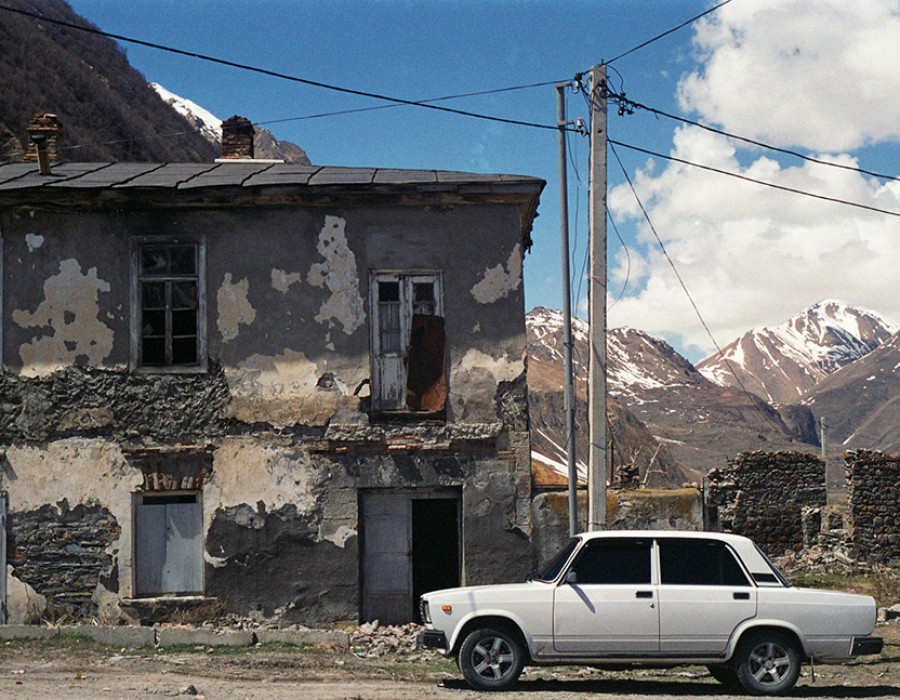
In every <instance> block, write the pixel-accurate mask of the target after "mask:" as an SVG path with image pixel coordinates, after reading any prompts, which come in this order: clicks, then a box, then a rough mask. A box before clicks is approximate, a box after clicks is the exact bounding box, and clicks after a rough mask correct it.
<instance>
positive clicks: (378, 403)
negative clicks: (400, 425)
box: [369, 269, 445, 415]
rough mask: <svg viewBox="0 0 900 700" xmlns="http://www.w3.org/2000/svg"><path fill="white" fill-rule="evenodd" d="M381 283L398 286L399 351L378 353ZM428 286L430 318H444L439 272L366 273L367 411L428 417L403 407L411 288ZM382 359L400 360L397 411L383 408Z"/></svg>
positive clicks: (442, 293)
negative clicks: (431, 306) (431, 307)
mask: <svg viewBox="0 0 900 700" xmlns="http://www.w3.org/2000/svg"><path fill="white" fill-rule="evenodd" d="M382 282H397V283H398V284H399V295H398V296H399V300H398V303H399V306H400V309H399V329H398V330H399V335H400V349H399V350H397V351H394V350H391V351H388V352H382V349H381V346H382V342H381V340H382V339H381V308H380V306H379V303H380V302H379V289H380V287H379V285H380V283H382ZM423 282H425V283H431V284H432V285H433V289H434V301H433V303H434V314H433V315H434V316H437V317H440V318H445V316H444V285H443V279H442V277H441V272H440V271H439V270H419V269H416V270H370V271H369V311H370V313H369V318H370V319H371V323H370V327H369V330H370V347H371V360H370V362H371V369H370V371H371V381H370V384H371V386H370V390H371V394H370V404H371V406H370V408H371V410H372V411H374V412H376V413H387V414H395V415H396V414H408V415H421V414H426V415H427V414H428V412H427V411H415V410H412V409H410V408H409V407H408V406H407V403H406V399H407V393H406V385H407V381H408V379H409V374H408V369H409V368H408V360H409V340H410V328H411V324H412V317H413V315H414V313H415V299H414V295H415V291H414V290H415V285H416V284H421V283H423ZM383 358H390V359H394V360H395V361H398V362H399V361H402V362H403V364H404V368H403V381H402V382H401V387H400V389H401V391H402V396H401V398H400V400H399V404H400V406H399V407H397V408H392V407H387V406H386V404H388V403H389V401H388V398H387V397H386V396H385V392H384V389H385V387H384V386H383V385H382V375H383V373H384V370H383V362H384V359H383Z"/></svg>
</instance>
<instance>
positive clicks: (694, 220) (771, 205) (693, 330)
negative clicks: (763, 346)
mask: <svg viewBox="0 0 900 700" xmlns="http://www.w3.org/2000/svg"><path fill="white" fill-rule="evenodd" d="M673 154H674V155H675V156H677V157H679V158H684V159H685V160H689V161H693V162H698V163H714V164H715V166H716V167H719V168H721V169H723V170H728V171H731V172H736V173H741V174H743V175H747V176H749V177H753V178H755V179H760V180H765V181H768V182H772V183H774V184H778V185H783V186H786V187H792V188H795V189H799V190H804V191H810V192H816V193H819V194H821V195H824V196H828V197H833V198H837V199H846V200H852V201H855V202H860V203H863V204H867V205H871V206H875V207H879V208H883V209H888V210H892V211H897V212H900V184H898V183H892V184H891V185H887V186H885V185H882V184H880V183H879V182H878V181H876V180H873V179H871V178H867V177H864V176H862V175H859V174H857V173H853V172H848V171H841V170H837V169H834V168H827V167H823V166H820V165H816V164H812V163H804V164H803V165H797V166H792V167H782V166H780V165H779V164H778V163H777V162H776V161H774V160H772V159H770V158H767V157H765V156H759V157H757V158H756V159H755V160H754V161H752V162H751V163H750V164H749V165H747V166H746V167H743V168H742V167H741V165H740V163H739V162H738V160H737V158H736V154H735V152H734V149H733V148H731V147H730V146H729V144H728V143H727V142H726V140H725V139H724V138H723V137H719V136H716V135H714V134H709V133H706V132H701V131H698V130H692V129H688V128H681V129H679V130H678V131H677V132H676V134H675V143H674V149H673ZM823 157H827V158H829V159H831V160H839V161H841V162H843V163H846V164H849V165H855V164H856V163H855V161H854V160H853V159H852V158H851V157H849V156H846V155H843V156H823ZM635 186H636V188H637V191H638V194H639V196H640V197H641V199H642V201H643V202H644V204H645V206H647V207H648V209H649V211H650V217H651V220H652V221H653V223H654V226H655V228H656V230H657V232H658V233H659V235H660V237H661V238H662V240H663V243H664V244H665V246H666V249H667V251H668V253H669V255H670V257H671V258H672V260H673V261H674V263H675V266H676V268H677V269H678V272H679V274H680V275H681V276H682V278H683V279H684V281H685V284H686V286H687V288H688V290H689V291H690V293H691V296H692V297H693V299H694V301H695V302H696V304H697V306H698V307H699V309H700V311H701V313H702V314H703V316H704V319H705V320H706V322H707V323H708V324H709V325H710V327H711V328H712V331H713V334H714V336H715V337H716V340H717V341H718V342H719V343H720V344H725V343H728V342H730V341H731V340H733V339H734V338H735V337H737V336H738V335H741V334H742V333H744V332H745V331H747V330H749V329H750V328H752V327H755V326H759V325H766V324H777V323H780V322H782V321H784V320H787V319H788V318H790V317H791V316H793V315H794V314H796V313H797V312H798V311H800V310H801V309H803V308H805V307H806V306H809V305H811V304H813V303H815V302H817V301H820V300H821V299H824V298H828V297H837V298H841V299H843V300H845V301H847V302H849V303H851V304H857V305H860V306H864V307H867V308H871V309H874V310H876V311H879V312H881V313H882V314H884V315H885V316H887V317H888V318H890V319H892V320H898V319H900V277H898V276H897V274H896V272H895V271H896V270H897V269H900V218H897V217H891V216H888V215H885V214H878V213H873V212H868V211H863V210H859V209H854V208H851V207H848V206H843V205H840V204H834V203H830V202H825V201H822V200H819V199H812V198H808V197H802V196H798V195H795V194H790V193H786V192H780V191H777V190H774V189H771V188H767V187H762V186H760V185H757V184H753V183H748V182H744V181H741V180H738V179H735V178H729V177H725V176H723V175H719V174H716V173H709V172H706V171H703V170H698V169H696V168H692V167H690V166H685V165H681V164H677V163H671V164H670V165H669V166H668V167H667V168H666V169H665V170H662V171H661V172H660V173H659V174H658V175H656V176H648V175H647V174H646V173H645V172H643V171H639V172H638V173H637V176H636V178H635ZM609 204H610V208H611V209H612V210H613V213H614V215H615V216H617V217H622V216H630V217H635V218H636V217H637V216H638V212H637V211H636V205H635V204H634V198H633V196H632V193H631V190H630V188H628V186H627V185H620V186H618V187H615V188H613V189H612V190H611V191H610V194H609ZM638 230H639V243H640V244H641V250H640V251H632V269H631V280H632V284H635V283H637V284H643V285H644V286H643V288H642V289H641V291H640V292H639V293H638V294H637V295H635V296H630V297H626V298H625V299H622V300H621V301H619V302H618V303H617V304H616V305H615V306H614V307H613V308H612V309H611V310H610V324H611V325H628V326H633V327H637V328H642V329H644V330H646V331H648V332H650V333H653V334H657V335H666V334H671V333H677V334H680V335H681V336H682V338H683V341H684V343H685V345H687V346H694V347H695V348H696V349H699V351H701V352H702V353H703V354H706V353H710V352H712V350H713V346H712V343H711V341H710V340H709V338H708V337H707V335H706V333H705V331H704V330H703V328H702V326H701V325H700V323H699V321H698V319H697V316H696V314H695V313H694V311H693V309H692V308H691V305H690V302H689V301H688V299H687V297H686V295H685V293H684V292H683V291H682V289H681V287H680V284H679V282H678V280H677V279H676V277H675V275H674V273H673V272H672V270H671V267H670V265H669V264H668V262H667V261H666V259H665V258H664V256H663V255H662V253H661V251H660V250H659V246H658V244H657V243H656V239H655V237H654V236H653V233H652V232H651V230H650V228H649V227H648V226H647V225H646V224H643V225H641V226H640V227H639V229H638ZM635 260H638V263H637V264H635V262H634V261H635ZM624 264H625V263H624V259H623V258H622V257H621V256H619V257H618V258H617V260H616V262H615V267H614V269H613V270H612V271H611V273H610V277H611V279H614V280H616V279H621V278H622V277H623V275H624V274H625V273H624V269H623V268H624ZM642 273H643V276H641V275H642ZM695 355H696V353H695Z"/></svg>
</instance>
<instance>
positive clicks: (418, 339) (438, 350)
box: [406, 314, 447, 411]
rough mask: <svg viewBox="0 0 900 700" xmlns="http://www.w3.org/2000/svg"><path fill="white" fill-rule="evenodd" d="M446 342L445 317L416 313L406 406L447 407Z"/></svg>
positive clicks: (410, 339)
mask: <svg viewBox="0 0 900 700" xmlns="http://www.w3.org/2000/svg"><path fill="white" fill-rule="evenodd" d="M444 345H445V340H444V319H443V318H442V317H440V316H426V315H424V314H414V315H413V317H412V328H411V329H410V336H409V358H408V368H409V370H408V371H409V374H408V375H407V378H406V405H407V407H408V408H409V409H410V410H412V411H442V410H444V404H445V403H446V402H447V373H446V370H445V369H444Z"/></svg>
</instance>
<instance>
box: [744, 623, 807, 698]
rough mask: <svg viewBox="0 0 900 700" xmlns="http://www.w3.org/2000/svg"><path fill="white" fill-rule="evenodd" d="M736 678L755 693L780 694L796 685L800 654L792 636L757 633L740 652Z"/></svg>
mask: <svg viewBox="0 0 900 700" xmlns="http://www.w3.org/2000/svg"><path fill="white" fill-rule="evenodd" d="M735 668H736V669H737V677H738V680H739V681H740V682H741V685H742V686H744V688H745V689H746V690H747V691H749V692H750V693H753V694H754V695H778V694H780V693H785V692H787V691H788V690H790V689H791V688H793V687H794V684H795V683H796V682H797V678H799V676H800V655H799V654H798V652H797V647H796V644H795V643H794V642H793V641H791V639H790V638H788V637H786V636H785V635H783V634H779V633H777V632H755V633H753V634H751V635H750V636H749V637H747V638H746V639H745V640H744V641H743V642H741V645H740V647H739V648H738V651H737V663H736V664H735Z"/></svg>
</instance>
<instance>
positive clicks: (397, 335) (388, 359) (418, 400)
mask: <svg viewBox="0 0 900 700" xmlns="http://www.w3.org/2000/svg"><path fill="white" fill-rule="evenodd" d="M371 289H372V296H371V307H370V308H372V309H373V313H372V317H373V320H374V321H373V324H372V349H373V352H372V407H373V408H374V409H376V410H382V411H404V410H406V411H427V412H436V411H441V410H443V408H444V403H445V402H446V400H447V375H446V371H445V368H444V319H443V313H442V308H441V307H442V304H441V284H440V277H439V276H438V275H437V274H434V273H430V274H395V273H379V274H375V275H374V276H373V277H372V285H371Z"/></svg>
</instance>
